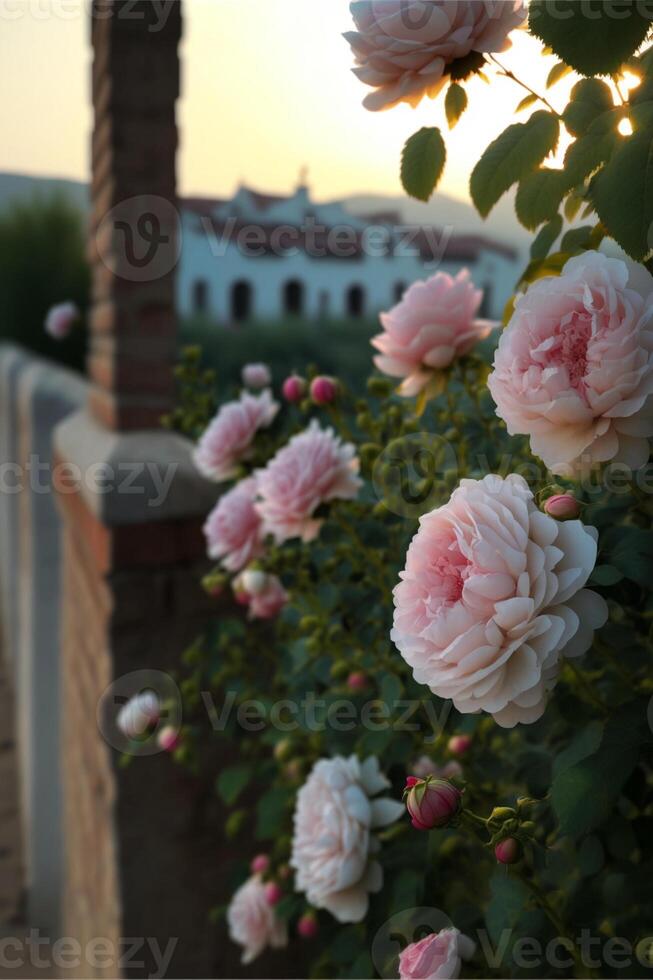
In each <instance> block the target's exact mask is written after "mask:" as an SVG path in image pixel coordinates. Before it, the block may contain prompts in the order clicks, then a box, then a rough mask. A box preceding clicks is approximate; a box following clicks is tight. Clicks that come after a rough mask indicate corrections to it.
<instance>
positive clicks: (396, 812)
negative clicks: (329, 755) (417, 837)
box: [290, 755, 404, 922]
mask: <svg viewBox="0 0 653 980" xmlns="http://www.w3.org/2000/svg"><path fill="white" fill-rule="evenodd" d="M389 785H390V783H389V782H388V780H387V779H386V778H385V776H384V775H383V774H382V773H381V772H380V771H379V761H378V759H377V758H375V757H374V756H370V758H369V759H366V760H365V762H360V761H359V760H358V759H357V758H356V756H355V755H352V756H350V757H349V758H348V759H345V758H343V757H342V756H336V757H335V758H333V759H320V760H319V762H316V763H315V765H314V766H313V769H312V771H311V773H310V775H309V777H308V779H307V781H306V782H305V783H304V785H303V786H302V788H301V789H300V791H299V793H298V794H297V806H296V809H295V818H294V822H295V832H294V837H293V843H292V857H291V859H290V864H291V865H292V867H293V868H294V869H295V887H296V889H297V890H298V891H301V892H305V893H306V897H307V898H308V901H309V902H310V903H311V905H314V906H315V908H318V909H328V911H329V912H331V914H332V915H334V916H335V918H336V919H337V920H338V922H360V921H361V920H362V919H363V918H364V917H365V913H366V912H367V906H368V902H369V898H368V893H369V892H377V891H379V890H380V889H381V887H382V885H383V870H382V868H381V865H380V864H379V862H378V861H376V860H374V857H373V855H374V853H375V852H376V851H377V850H378V846H379V845H378V841H377V840H376V839H375V838H374V836H373V834H372V831H373V830H374V829H375V828H377V827H386V826H387V825H388V824H391V823H394V821H395V820H397V819H398V818H399V817H400V816H401V815H402V814H403V812H404V808H403V804H401V803H399V802H398V801H397V800H390V799H388V798H386V797H380V798H379V797H377V794H378V793H380V792H381V790H384V789H387V788H388V787H389ZM372 797H376V798H375V799H372Z"/></svg>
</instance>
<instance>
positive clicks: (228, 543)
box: [204, 477, 264, 572]
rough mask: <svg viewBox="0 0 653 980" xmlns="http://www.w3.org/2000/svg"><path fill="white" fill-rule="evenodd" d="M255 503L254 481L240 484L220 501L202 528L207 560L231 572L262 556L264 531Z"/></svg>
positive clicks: (245, 481) (244, 481)
mask: <svg viewBox="0 0 653 980" xmlns="http://www.w3.org/2000/svg"><path fill="white" fill-rule="evenodd" d="M255 499H256V480H255V479H254V477H248V478H247V479H245V480H241V481H240V483H237V484H236V486H235V487H233V488H232V489H231V490H229V492H228V493H225V495H224V496H223V497H221V498H220V500H219V501H218V503H217V504H216V506H215V507H214V508H213V510H212V511H211V513H210V514H209V516H208V517H207V519H206V522H205V524H204V534H205V536H206V543H207V553H208V555H209V558H214V559H216V560H220V561H221V563H222V564H223V565H224V567H225V568H226V569H227V570H228V571H230V572H238V571H240V569H241V568H244V566H245V565H247V564H248V562H250V561H252V560H253V559H254V558H260V556H261V555H262V554H263V551H264V548H263V530H262V526H261V518H260V517H259V515H258V513H257V511H256V509H255V507H254V500H255Z"/></svg>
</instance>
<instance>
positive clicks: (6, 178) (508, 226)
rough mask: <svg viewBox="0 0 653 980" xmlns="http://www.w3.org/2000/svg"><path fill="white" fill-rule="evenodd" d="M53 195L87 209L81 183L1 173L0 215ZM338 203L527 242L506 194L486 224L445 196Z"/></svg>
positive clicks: (363, 197)
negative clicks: (20, 204) (23, 202)
mask: <svg viewBox="0 0 653 980" xmlns="http://www.w3.org/2000/svg"><path fill="white" fill-rule="evenodd" d="M54 191H57V192H59V193H61V194H64V195H65V196H66V197H67V198H68V199H69V200H70V201H71V202H72V203H73V204H75V205H76V206H77V207H79V208H80V209H81V210H84V211H86V210H87V209H88V206H89V198H88V185H87V184H85V183H82V182H81V181H78V180H63V179H61V178H58V177H31V176H27V175H26V174H11V173H0V211H3V210H4V209H5V208H6V207H7V206H8V205H9V204H10V203H11V202H12V201H15V200H20V199H23V200H24V199H26V198H30V197H33V196H34V195H35V194H50V193H52V192H54ZM341 203H342V204H344V206H345V207H346V208H347V210H349V211H351V213H352V214H356V215H358V214H373V213H381V212H387V211H398V212H399V213H400V214H401V215H402V220H403V221H405V222H407V223H411V224H413V223H414V224H423V225H437V226H440V227H442V226H444V225H450V226H452V228H453V232H454V234H458V235H470V234H471V235H483V236H484V237H486V238H493V239H496V240H497V241H500V242H504V243H505V244H506V245H512V246H513V247H514V248H517V249H518V250H519V251H520V252H522V253H524V252H525V250H526V248H527V246H528V244H529V242H530V236H529V234H528V232H527V231H525V229H524V228H522V227H521V225H520V224H519V222H518V221H517V219H516V217H515V214H514V210H513V195H509V194H507V195H505V196H504V197H503V198H502V199H501V201H500V202H499V204H498V205H497V206H496V208H495V209H494V211H493V212H492V214H491V215H490V218H489V220H488V221H483V220H482V219H481V218H479V216H478V214H477V213H476V211H475V210H474V208H473V207H472V206H471V204H467V203H466V202H465V201H458V200H456V198H453V197H448V196H447V195H446V194H436V195H435V197H433V199H432V200H430V201H429V202H428V203H427V204H423V203H422V202H421V201H414V200H413V199H412V198H409V197H405V196H400V195H397V196H392V195H384V194H352V195H350V196H349V197H345V198H343V199H342V201H341Z"/></svg>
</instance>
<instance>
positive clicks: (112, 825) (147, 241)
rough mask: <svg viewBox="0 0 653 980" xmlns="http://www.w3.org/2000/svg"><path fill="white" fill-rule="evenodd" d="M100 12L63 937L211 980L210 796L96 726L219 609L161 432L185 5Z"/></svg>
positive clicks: (183, 471) (198, 506)
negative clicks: (161, 960) (209, 595)
mask: <svg viewBox="0 0 653 980" xmlns="http://www.w3.org/2000/svg"><path fill="white" fill-rule="evenodd" d="M92 15H93V19H92V43H93V54H94V59H93V104H94V112H95V122H94V130H93V156H92V170H93V174H92V187H93V194H92V196H93V211H92V220H91V226H90V234H89V257H90V261H91V264H92V281H93V305H92V311H91V315H90V316H91V320H90V327H91V343H90V354H89V363H88V367H89V374H90V377H91V382H92V384H91V390H90V394H89V398H88V403H87V406H86V408H85V409H84V410H83V411H81V412H78V413H77V414H75V415H73V416H71V417H70V418H68V419H66V421H65V422H63V423H62V424H61V425H60V426H59V427H58V429H57V431H56V436H55V445H56V461H57V463H58V464H59V465H58V466H57V467H56V472H55V485H56V487H57V490H58V501H59V507H60V511H61V513H62V517H63V522H64V548H63V551H64V556H63V574H62V581H63V598H62V604H63V609H62V688H63V691H62V697H63V708H62V717H63V732H62V744H63V770H64V787H63V789H64V818H63V826H64V840H65V868H64V877H65V893H64V901H63V917H64V922H63V927H62V930H63V935H65V936H69V937H74V938H75V939H76V940H77V941H78V942H79V943H80V944H81V947H82V948H83V949H85V948H86V947H87V944H88V943H89V942H90V941H91V940H93V939H95V938H97V937H100V938H103V939H106V940H107V941H108V942H107V947H106V948H108V949H109V950H113V955H111V953H108V954H107V952H106V949H105V950H104V952H103V953H102V954H101V956H100V960H101V962H99V963H95V965H94V964H92V963H89V962H88V961H87V960H86V961H84V962H82V964H81V966H80V968H79V971H78V975H80V976H84V977H92V976H110V977H115V976H120V975H136V976H142V975H147V974H148V973H152V972H154V970H155V969H156V966H155V963H154V960H153V958H152V949H151V947H150V946H149V945H147V944H146V945H144V946H142V947H141V948H140V949H139V950H137V951H136V953H135V954H134V956H133V958H132V961H131V962H130V963H129V964H127V963H124V962H123V963H121V962H119V959H118V954H119V953H120V952H122V953H123V954H124V953H125V948H124V944H123V946H121V942H122V940H121V937H142V938H148V937H150V938H154V939H156V941H157V943H158V945H159V947H160V948H161V949H162V950H163V949H165V947H166V945H167V943H168V942H169V940H177V942H176V945H175V951H174V956H173V960H172V963H171V965H170V966H168V970H167V974H166V975H167V976H173V977H181V976H183V977H196V976H210V975H211V974H212V973H213V970H214V966H213V955H214V951H213V949H212V943H213V942H214V940H213V937H212V934H211V930H210V928H209V927H208V925H207V920H206V912H207V909H208V908H210V907H211V906H212V905H213V904H216V901H215V898H216V896H215V895H214V894H212V892H211V889H212V888H214V887H215V885H214V881H215V877H214V875H211V876H208V875H207V868H209V867H214V865H213V863H212V862H213V860H214V857H215V856H214V857H212V856H211V855H210V854H207V853H206V847H205V846H204V844H203V842H202V834H201V832H200V831H198V827H197V825H196V824H194V825H193V826H192V827H191V826H190V825H189V821H190V819H191V817H192V816H194V817H195V819H197V807H196V806H195V803H194V795H193V794H194V793H195V789H194V787H193V784H192V783H191V782H190V781H187V780H186V779H185V778H184V777H183V776H182V775H180V774H179V771H178V770H175V768H174V767H173V766H172V765H171V763H170V760H169V759H167V758H165V757H162V756H160V755H156V756H149V757H140V758H136V759H133V760H132V762H131V764H130V765H129V766H128V767H126V768H125V767H121V766H120V765H119V755H118V752H117V751H116V750H115V748H113V747H112V746H111V745H110V744H108V742H107V740H106V739H105V737H103V735H102V733H101V732H100V731H99V726H98V721H97V717H96V715H97V711H98V704H99V703H100V702H101V700H102V697H103V693H104V692H105V691H106V689H107V687H108V686H110V685H113V684H115V683H116V681H117V680H118V679H120V678H121V677H123V676H124V675H125V674H128V673H130V672H132V671H138V670H142V669H143V668H153V669H158V670H166V669H169V668H170V667H171V666H175V665H176V664H178V663H179V657H180V654H181V652H182V650H183V649H184V645H185V644H187V643H188V642H190V641H191V640H192V639H194V638H195V636H196V635H197V634H198V633H199V632H200V630H201V627H202V625H203V624H204V622H205V619H206V616H207V613H208V611H209V603H208V601H207V600H206V598H205V597H204V596H203V594H202V592H201V589H200V586H199V578H200V575H201V572H202V570H203V568H204V560H203V551H204V547H203V540H202V534H201V523H202V521H203V518H204V516H205V514H206V513H207V511H208V509H209V508H210V506H211V505H212V504H213V502H214V500H215V488H214V486H212V485H209V484H207V483H205V482H204V481H203V480H202V479H200V478H199V476H198V474H197V473H196V471H195V469H194V467H193V465H192V462H191V458H190V447H189V445H188V443H187V442H186V441H185V440H184V439H182V438H180V437H178V436H175V435H173V434H171V433H168V432H166V431H165V430H163V429H161V428H159V419H160V415H161V413H162V412H163V411H166V410H167V409H168V408H169V406H170V403H171V399H172V372H171V366H172V363H173V359H174V349H175V344H176V331H175V312H174V277H175V264H176V256H177V250H178V240H177V226H178V220H177V213H176V210H175V148H176V144H177V130H176V123H175V99H176V97H177V94H178V90H179V64H178V55H177V46H178V43H179V37H180V30H181V4H180V2H179V0H168V2H165V3H159V4H153V3H150V2H149V0H146V2H139V3H133V2H129V3H126V2H125V3H123V2H121V0H115V2H111V0H95V2H94V5H93V10H92ZM80 477H81V479H80ZM134 960H136V961H140V960H143V961H144V964H145V965H144V966H143V967H138V966H137V965H135V964H134V962H133V961H134Z"/></svg>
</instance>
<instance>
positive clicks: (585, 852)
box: [578, 835, 605, 878]
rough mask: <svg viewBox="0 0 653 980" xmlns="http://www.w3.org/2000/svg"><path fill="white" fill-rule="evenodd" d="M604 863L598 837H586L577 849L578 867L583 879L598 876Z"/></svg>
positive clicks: (601, 846)
mask: <svg viewBox="0 0 653 980" xmlns="http://www.w3.org/2000/svg"><path fill="white" fill-rule="evenodd" d="M604 862H605V853H604V851H603V845H602V844H601V841H600V839H599V838H598V837H596V836H595V835H592V836H591V837H586V838H585V840H584V841H583V843H582V844H581V845H580V847H579V849H578V867H579V868H580V873H581V874H582V876H583V877H584V878H589V877H590V876H591V875H595V874H598V873H599V871H600V870H601V868H602V867H603V864H604Z"/></svg>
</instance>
